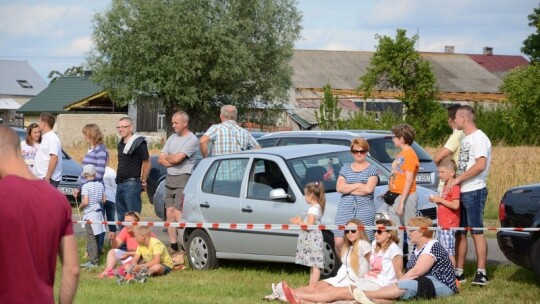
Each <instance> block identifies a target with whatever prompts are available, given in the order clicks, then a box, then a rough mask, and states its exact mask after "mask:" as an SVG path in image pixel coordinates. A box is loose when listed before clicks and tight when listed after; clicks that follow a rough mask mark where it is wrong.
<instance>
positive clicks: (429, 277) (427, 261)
mask: <svg viewBox="0 0 540 304" xmlns="http://www.w3.org/2000/svg"><path fill="white" fill-rule="evenodd" d="M408 224H409V226H411V227H420V228H428V227H431V225H432V223H431V220H430V219H428V218H425V217H415V218H412V219H410V220H409V222H408ZM407 234H408V235H409V238H410V240H411V242H412V243H413V244H414V247H413V252H412V253H411V254H410V255H409V261H408V263H407V273H405V274H404V275H403V276H402V277H401V278H400V279H399V280H398V281H397V283H396V284H393V285H391V286H387V287H383V288H381V289H379V290H376V291H365V292H364V291H362V290H360V289H359V288H356V289H355V290H354V291H353V295H354V299H355V300H356V301H358V302H360V303H362V304H372V303H392V301H394V300H397V299H399V300H407V299H412V298H416V297H421V298H427V299H431V298H438V297H447V296H451V295H453V294H454V293H456V292H457V291H458V289H457V285H456V275H455V273H454V267H453V266H452V262H450V258H449V257H448V252H447V251H446V250H445V249H444V247H443V246H442V245H441V244H440V243H439V241H437V240H436V239H434V238H433V231H432V230H409V231H407Z"/></svg>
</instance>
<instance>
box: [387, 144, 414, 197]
mask: <svg viewBox="0 0 540 304" xmlns="http://www.w3.org/2000/svg"><path fill="white" fill-rule="evenodd" d="M419 167H420V161H419V160H418V156H416V153H414V150H413V149H407V150H402V151H401V152H399V154H398V155H397V156H396V159H395V160H394V162H393V163H392V174H391V175H390V182H389V183H388V185H389V189H390V191H392V192H394V193H399V194H401V193H402V192H403V187H404V186H405V171H409V172H413V182H412V185H411V190H410V191H409V193H415V192H416V174H417V173H418V168H419Z"/></svg>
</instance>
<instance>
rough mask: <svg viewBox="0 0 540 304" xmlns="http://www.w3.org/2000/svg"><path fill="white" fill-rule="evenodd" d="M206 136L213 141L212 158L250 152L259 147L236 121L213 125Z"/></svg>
mask: <svg viewBox="0 0 540 304" xmlns="http://www.w3.org/2000/svg"><path fill="white" fill-rule="evenodd" d="M204 135H206V136H208V137H210V140H211V141H212V156H216V155H223V154H231V153H236V152H240V151H244V150H250V149H253V148H255V147H256V146H258V145H259V143H258V142H257V141H256V140H255V138H253V136H252V135H251V133H249V132H248V131H247V130H246V129H244V128H242V127H240V126H239V125H238V124H236V122H235V121H234V120H227V121H224V122H222V123H220V124H217V125H213V126H211V127H210V128H209V129H208V131H206V133H204Z"/></svg>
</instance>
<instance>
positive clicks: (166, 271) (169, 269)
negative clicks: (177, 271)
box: [161, 264, 172, 275]
mask: <svg viewBox="0 0 540 304" xmlns="http://www.w3.org/2000/svg"><path fill="white" fill-rule="evenodd" d="M161 266H163V268H164V269H163V273H162V274H161V275H166V274H168V273H169V272H171V270H172V268H171V267H169V266H167V265H165V264H161Z"/></svg>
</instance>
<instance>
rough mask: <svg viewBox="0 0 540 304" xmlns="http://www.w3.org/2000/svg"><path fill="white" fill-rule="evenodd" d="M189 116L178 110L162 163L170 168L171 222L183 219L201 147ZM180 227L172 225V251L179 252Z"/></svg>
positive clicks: (167, 187)
mask: <svg viewBox="0 0 540 304" xmlns="http://www.w3.org/2000/svg"><path fill="white" fill-rule="evenodd" d="M188 123H189V116H188V114H187V113H186V112H182V111H181V112H176V113H175V114H174V115H173V117H172V127H173V129H174V132H175V133H174V134H172V135H171V136H170V137H169V138H168V139H167V142H166V143H165V146H164V147H163V150H161V154H160V155H159V157H158V162H159V163H160V164H161V165H163V166H164V167H166V168H167V178H166V179H165V207H166V213H167V221H168V222H179V221H180V219H181V218H182V201H181V200H182V195H183V193H184V187H185V186H186V183H187V182H188V180H189V177H190V176H191V173H192V172H193V168H194V167H195V158H194V156H195V153H197V151H198V150H199V141H198V140H197V136H195V134H193V133H192V132H191V131H190V130H189V129H188ZM176 231H177V228H175V227H168V228H167V232H168V233H169V240H170V242H171V252H170V253H171V254H174V253H176V252H178V250H179V248H178V241H177V235H176Z"/></svg>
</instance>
